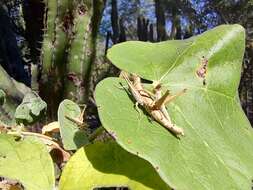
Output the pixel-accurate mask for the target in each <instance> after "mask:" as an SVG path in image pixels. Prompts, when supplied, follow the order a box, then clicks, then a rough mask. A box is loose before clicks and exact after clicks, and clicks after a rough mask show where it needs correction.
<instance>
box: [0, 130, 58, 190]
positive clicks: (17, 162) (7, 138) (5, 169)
mask: <svg viewBox="0 0 253 190" xmlns="http://www.w3.org/2000/svg"><path fill="white" fill-rule="evenodd" d="M0 176H3V177H7V178H10V179H15V180H18V181H20V182H21V183H22V184H23V186H24V187H25V189H26V190H42V189H43V190H52V189H53V188H54V167H53V162H52V159H51V157H50V155H49V153H48V151H47V148H46V147H45V145H44V144H42V143H41V142H40V141H39V140H37V139H35V138H31V137H30V138H25V139H24V140H22V139H20V140H17V138H16V137H14V136H11V135H5V134H0Z"/></svg>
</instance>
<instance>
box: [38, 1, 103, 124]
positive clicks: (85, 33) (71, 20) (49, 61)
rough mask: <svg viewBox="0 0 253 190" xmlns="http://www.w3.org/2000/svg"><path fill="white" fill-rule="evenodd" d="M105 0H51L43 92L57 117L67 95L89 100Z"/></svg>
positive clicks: (51, 111)
mask: <svg viewBox="0 0 253 190" xmlns="http://www.w3.org/2000/svg"><path fill="white" fill-rule="evenodd" d="M103 6H104V1H103V0H93V1H90V0H74V1H73V0H61V1H60V0H47V1H46V10H47V12H46V14H45V27H46V28H45V34H44V40H43V45H42V56H41V62H42V68H43V69H42V80H41V82H40V88H41V89H42V90H41V91H40V95H41V96H42V97H43V99H45V100H46V101H47V104H48V107H49V110H48V111H49V117H51V118H52V119H53V118H56V113H57V108H58V105H59V103H60V101H61V100H62V99H63V98H68V99H72V100H74V101H76V102H77V103H85V102H86V101H87V94H88V90H87V88H88V85H87V84H88V81H89V77H90V73H89V72H90V70H91V65H92V63H93V60H94V59H93V58H94V55H95V42H96V35H95V34H94V32H95V33H97V30H98V26H99V21H100V19H101V15H102V10H103Z"/></svg>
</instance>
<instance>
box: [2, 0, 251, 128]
mask: <svg viewBox="0 0 253 190" xmlns="http://www.w3.org/2000/svg"><path fill="white" fill-rule="evenodd" d="M91 1H92V0H91ZM80 2H81V1H80ZM83 2H86V1H83ZM94 2H95V1H93V3H94ZM103 3H104V5H103V6H104V7H103V8H101V9H100V12H101V11H102V12H101V14H103V16H102V18H98V19H97V20H98V22H99V21H100V25H99V31H98V33H97V36H96V34H94V33H96V32H97V31H87V32H92V33H93V34H92V35H93V36H95V38H92V39H93V40H92V43H93V46H94V47H95V50H94V49H93V50H92V52H93V53H92V55H93V57H92V59H91V63H90V65H91V66H90V67H89V68H90V72H89V73H88V78H89V79H88V80H87V77H86V78H85V80H84V81H85V83H84V82H83V81H81V82H80V84H81V85H79V86H78V87H77V88H85V90H86V92H85V94H86V96H87V98H86V99H85V100H82V101H81V100H80V99H78V98H77V99H75V100H76V101H77V102H79V103H85V104H87V105H88V114H87V118H86V120H88V122H91V125H94V126H97V125H99V121H98V119H97V114H96V105H95V102H94V99H93V91H94V88H95V85H96V84H97V83H98V82H99V81H100V80H102V79H103V78H105V77H107V76H116V75H118V73H119V71H118V70H117V68H115V67H113V66H112V65H111V64H110V63H109V61H108V60H107V59H106V57H105V54H106V51H107V49H108V48H109V47H111V46H112V45H113V44H116V43H120V42H123V41H127V40H140V41H150V42H159V41H165V40H171V39H185V38H189V37H191V36H193V35H197V34H200V33H202V32H204V31H206V30H208V29H211V28H213V27H215V26H217V25H220V24H232V23H239V24H241V25H242V26H244V27H245V29H246V33H247V39H246V51H245V58H244V63H243V69H242V78H241V83H240V87H239V95H240V100H241V104H242V107H243V109H244V111H245V113H246V114H247V116H248V118H249V120H250V122H251V123H253V1H252V0H132V1H127V0H107V1H105V0H104V1H103ZM93 6H95V4H94V5H93ZM93 9H94V7H93ZM47 11H48V9H47V4H46V3H45V2H43V1H41V0H2V1H1V2H0V64H1V66H2V68H1V69H4V72H5V71H6V73H8V75H10V76H11V77H13V78H14V79H15V80H16V81H19V82H22V83H24V84H26V86H28V87H34V86H35V89H36V90H39V89H40V88H39V87H38V86H40V85H41V83H40V82H38V81H40V79H41V78H40V77H41V75H42V73H43V61H42V60H41V54H42V45H43V34H44V33H45V31H46V23H45V14H46V13H47ZM92 21H94V19H93V20H92ZM54 22H56V21H54ZM94 39H95V40H94ZM87 43H88V42H87ZM89 51H91V50H89ZM86 52H87V50H86ZM67 53H68V52H67ZM68 64H71V63H68ZM34 65H35V66H36V67H35V68H36V72H34V73H36V74H35V75H33V74H32V73H33V72H32V70H33V68H34ZM1 69H0V70H1ZM55 77H57V76H55ZM71 77H72V80H75V75H74V76H73V75H71ZM0 79H1V77H0ZM1 80H2V79H1ZM3 81H4V80H2V81H0V88H3V86H4V85H6V82H3ZM52 81H54V80H52ZM63 81H64V80H63ZM37 82H38V84H36V83H37ZM75 82H76V81H75ZM3 83H5V84H3ZM36 85H37V87H36ZM42 85H43V84H42ZM49 85H52V86H54V85H56V84H53V82H52V83H49ZM63 86H64V85H62V88H63ZM65 86H66V85H65ZM32 89H33V88H32ZM42 90H43V89H42ZM57 93H59V92H57ZM7 95H8V92H7ZM40 95H41V96H42V98H44V99H46V100H45V101H46V102H47V103H48V105H49V111H50V105H51V104H50V101H49V99H50V98H55V97H60V99H59V101H56V104H57V105H56V106H57V107H58V103H59V102H60V101H61V100H62V99H64V98H66V97H68V98H69V97H70V95H69V94H67V95H66V96H65V94H64V95H63V96H55V97H54V96H52V94H50V95H49V96H48V95H47V96H45V95H44V94H43V93H42V94H41V93H40ZM50 96H51V97H50ZM21 97H22V95H18V98H14V99H15V101H17V102H18V103H20V102H21V100H22V98H21ZM52 101H54V100H53V99H52ZM10 107H11V106H10ZM1 109H2V108H1ZM54 110H55V109H52V111H51V112H54ZM5 111H6V110H5ZM7 112H8V111H7ZM55 114H56V113H55ZM54 117H55V115H54V114H52V113H50V114H49V115H48V120H54Z"/></svg>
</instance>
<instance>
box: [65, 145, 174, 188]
mask: <svg viewBox="0 0 253 190" xmlns="http://www.w3.org/2000/svg"><path fill="white" fill-rule="evenodd" d="M122 186H123V187H129V188H130V189H132V190H134V189H142V190H148V189H150V190H151V189H159V190H165V189H169V187H168V186H167V185H166V183H164V182H163V181H162V180H161V178H160V177H159V176H158V174H157V173H156V172H155V170H154V169H153V168H152V166H151V165H150V164H149V163H148V162H147V161H145V160H142V159H140V158H138V157H137V156H135V155H132V154H130V153H128V152H127V151H125V150H124V149H122V148H121V147H120V146H119V145H117V144H116V143H115V142H107V143H98V142H97V143H95V144H91V145H88V146H85V147H84V148H81V149H79V150H78V151H77V153H75V155H74V156H73V157H72V158H71V159H70V160H69V162H68V163H67V165H66V167H65V168H64V171H63V174H62V177H61V180H60V190H79V189H82V190H91V189H93V188H95V187H122Z"/></svg>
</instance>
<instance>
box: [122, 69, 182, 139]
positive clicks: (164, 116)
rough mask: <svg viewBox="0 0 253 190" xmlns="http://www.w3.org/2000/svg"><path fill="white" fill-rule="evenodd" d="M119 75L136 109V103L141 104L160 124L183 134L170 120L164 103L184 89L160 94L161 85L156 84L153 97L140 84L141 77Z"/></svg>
mask: <svg viewBox="0 0 253 190" xmlns="http://www.w3.org/2000/svg"><path fill="white" fill-rule="evenodd" d="M121 76H122V77H123V78H124V79H125V80H126V82H127V84H128V88H129V91H130V92H131V94H132V96H133V97H134V99H135V100H136V104H135V107H136V109H137V110H138V105H141V106H142V107H143V108H144V109H145V110H146V111H147V112H148V114H149V115H150V116H151V117H152V118H154V119H155V121H157V122H158V123H160V124H161V125H162V126H164V127H165V128H167V129H168V130H169V131H171V132H172V133H173V134H174V135H176V136H179V135H184V131H183V129H182V128H180V127H177V126H176V125H175V124H173V123H172V122H171V119H170V116H169V114H168V112H167V110H166V108H165V105H166V104H168V103H169V102H171V101H172V100H174V99H175V98H176V97H178V96H180V95H182V94H184V93H185V92H186V89H184V90H182V91H181V92H179V93H177V94H176V95H173V96H172V95H170V93H169V91H166V93H165V94H164V95H163V96H162V94H161V85H160V84H158V85H156V87H155V89H154V92H155V94H154V97H153V96H152V95H151V93H150V92H148V91H147V90H145V89H144V88H143V86H142V84H141V79H140V77H138V76H137V75H135V74H131V75H130V76H128V74H126V73H125V72H122V73H121Z"/></svg>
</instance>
